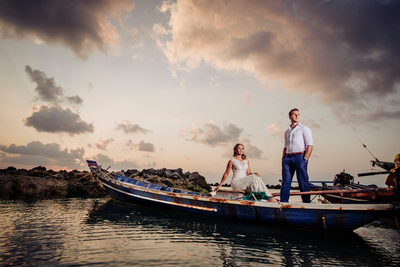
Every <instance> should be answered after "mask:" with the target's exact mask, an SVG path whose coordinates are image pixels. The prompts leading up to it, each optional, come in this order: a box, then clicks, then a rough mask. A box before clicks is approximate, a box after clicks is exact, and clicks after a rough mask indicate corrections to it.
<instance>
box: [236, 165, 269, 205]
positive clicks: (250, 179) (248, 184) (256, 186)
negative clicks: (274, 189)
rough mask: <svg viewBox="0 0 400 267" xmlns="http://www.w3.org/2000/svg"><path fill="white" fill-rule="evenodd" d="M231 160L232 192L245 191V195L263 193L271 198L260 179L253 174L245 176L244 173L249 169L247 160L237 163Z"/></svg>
mask: <svg viewBox="0 0 400 267" xmlns="http://www.w3.org/2000/svg"><path fill="white" fill-rule="evenodd" d="M231 160H232V163H233V164H232V171H233V177H232V182H231V187H232V189H233V190H234V191H245V192H246V193H249V192H265V194H266V195H267V196H269V197H272V194H271V192H269V190H268V188H267V187H266V186H265V184H264V182H263V181H262V179H261V177H259V176H257V175H255V174H251V175H246V171H247V169H248V168H249V165H248V161H247V160H243V161H239V160H237V159H235V158H232V159H231Z"/></svg>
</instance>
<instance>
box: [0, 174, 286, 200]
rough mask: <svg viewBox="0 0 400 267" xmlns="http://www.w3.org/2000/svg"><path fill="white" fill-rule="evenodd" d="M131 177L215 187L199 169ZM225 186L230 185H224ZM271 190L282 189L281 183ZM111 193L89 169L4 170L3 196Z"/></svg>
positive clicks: (0, 182)
mask: <svg viewBox="0 0 400 267" xmlns="http://www.w3.org/2000/svg"><path fill="white" fill-rule="evenodd" d="M123 174H124V175H125V176H127V177H131V178H135V179H139V180H144V181H148V182H151V183H155V184H159V185H162V186H168V187H175V188H181V189H185V190H191V191H195V192H201V193H209V192H211V190H212V187H211V186H217V185H218V183H215V184H208V183H207V181H206V178H205V177H204V176H202V175H200V174H199V173H198V172H183V170H182V169H181V168H178V169H166V168H162V169H143V170H142V171H139V170H136V169H132V170H127V171H125V172H124V173H123ZM223 186H224V187H229V185H228V184H224V185H223ZM267 187H268V188H269V189H279V188H280V185H276V186H270V185H267ZM106 196H108V194H107V192H106V191H105V189H104V188H103V187H102V186H101V185H100V184H99V183H98V182H97V181H96V179H95V178H94V177H93V175H92V174H91V173H90V172H89V171H78V170H73V171H66V170H60V171H53V170H51V169H49V170H47V169H46V167H42V166H38V167H34V168H32V169H29V170H27V169H17V168H15V167H12V166H10V167H8V168H6V169H0V199H3V200H16V199H18V200H39V199H54V198H74V197H76V198H98V197H106Z"/></svg>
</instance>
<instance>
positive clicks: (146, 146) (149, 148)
mask: <svg viewBox="0 0 400 267" xmlns="http://www.w3.org/2000/svg"><path fill="white" fill-rule="evenodd" d="M126 145H127V146H128V147H131V148H133V149H137V150H140V151H145V152H154V151H155V149H154V145H153V144H152V143H146V142H144V141H143V140H142V141H140V142H139V143H138V144H136V143H134V142H133V141H132V140H128V141H127V142H126Z"/></svg>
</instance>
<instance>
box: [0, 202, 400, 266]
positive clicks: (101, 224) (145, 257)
mask: <svg viewBox="0 0 400 267" xmlns="http://www.w3.org/2000/svg"><path fill="white" fill-rule="evenodd" d="M399 240H400V234H399V232H397V231H396V230H393V229H388V228H382V227H377V226H374V225H372V226H369V227H362V228H360V230H357V231H356V233H354V232H351V233H347V234H329V233H321V232H312V231H300V230H293V229H285V228H282V229H279V228H266V227H262V226H261V225H257V224H246V223H240V222H237V221H226V220H220V221H219V220H212V221H211V220H209V219H208V218H203V217H193V216H191V215H187V214H180V213H171V212H166V211H164V210H161V209H154V208H150V207H143V206H136V205H128V204H125V203H121V202H117V201H114V200H107V199H97V200H95V199H62V200H44V201H38V202H34V203H25V202H17V201H9V202H4V201H3V202H2V201H0V262H1V264H0V265H25V266H42V265H54V266H60V265H62V266H64V265H65V266H87V265H91V266H160V265H162V266H168V265H171V266H259V265H271V264H272V265H284V266H292V265H306V266H310V265H340V266H343V265H345V266H354V265H362V266H376V265H377V264H379V265H388V266H389V265H392V266H398V265H399V263H400V260H399V259H400V253H399V252H400V244H399Z"/></svg>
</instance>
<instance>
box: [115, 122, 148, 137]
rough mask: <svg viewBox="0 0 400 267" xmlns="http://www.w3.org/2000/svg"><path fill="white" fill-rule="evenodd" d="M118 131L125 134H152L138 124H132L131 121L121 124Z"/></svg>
mask: <svg viewBox="0 0 400 267" xmlns="http://www.w3.org/2000/svg"><path fill="white" fill-rule="evenodd" d="M116 129H117V130H122V131H123V132H124V133H125V134H136V133H142V134H147V133H150V132H151V131H150V130H147V129H144V128H142V127H140V126H139V125H137V124H132V123H130V122H129V121H124V122H121V123H119V124H118V125H117V127H116Z"/></svg>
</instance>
